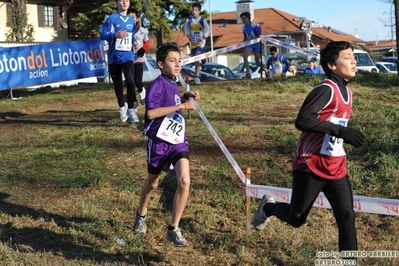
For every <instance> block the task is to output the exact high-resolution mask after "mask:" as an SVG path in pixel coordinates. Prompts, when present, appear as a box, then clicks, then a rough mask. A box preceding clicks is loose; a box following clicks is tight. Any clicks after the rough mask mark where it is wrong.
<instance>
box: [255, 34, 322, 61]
mask: <svg viewBox="0 0 399 266" xmlns="http://www.w3.org/2000/svg"><path fill="white" fill-rule="evenodd" d="M261 38H262V39H263V40H265V41H267V42H271V43H273V44H276V45H279V46H281V47H284V48H287V49H290V50H293V51H294V52H296V53H300V54H304V55H307V56H311V57H314V58H320V55H319V53H315V52H312V51H306V50H304V49H303V48H300V47H297V46H294V45H291V44H288V43H285V42H283V41H281V40H277V39H273V38H270V37H267V36H266V35H262V36H261Z"/></svg>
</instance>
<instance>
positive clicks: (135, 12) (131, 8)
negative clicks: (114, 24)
mask: <svg viewBox="0 0 399 266" xmlns="http://www.w3.org/2000/svg"><path fill="white" fill-rule="evenodd" d="M127 13H128V14H132V13H134V14H135V15H136V17H139V11H138V10H137V9H136V8H134V7H130V8H129V9H128V10H127Z"/></svg>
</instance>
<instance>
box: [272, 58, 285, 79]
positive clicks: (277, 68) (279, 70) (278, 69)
mask: <svg viewBox="0 0 399 266" xmlns="http://www.w3.org/2000/svg"><path fill="white" fill-rule="evenodd" d="M272 68H273V74H274V76H275V77H281V75H282V74H283V64H281V63H280V61H278V62H276V63H274V62H273V63H272Z"/></svg>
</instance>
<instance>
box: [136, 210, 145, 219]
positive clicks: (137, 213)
mask: <svg viewBox="0 0 399 266" xmlns="http://www.w3.org/2000/svg"><path fill="white" fill-rule="evenodd" d="M136 215H137V216H138V217H140V218H145V215H144V216H141V215H140V214H139V211H138V210H137V212H136Z"/></svg>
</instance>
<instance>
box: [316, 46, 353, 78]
mask: <svg viewBox="0 0 399 266" xmlns="http://www.w3.org/2000/svg"><path fill="white" fill-rule="evenodd" d="M349 48H351V49H352V51H353V50H354V47H353V45H352V44H350V43H349V42H345V41H338V42H330V43H328V44H327V45H326V46H325V47H324V48H322V49H321V51H320V65H321V66H322V67H323V70H324V73H325V74H326V76H327V77H328V78H329V77H330V75H331V69H330V68H329V67H328V64H332V65H335V63H336V61H337V58H338V57H339V52H341V51H342V50H346V49H349Z"/></svg>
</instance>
